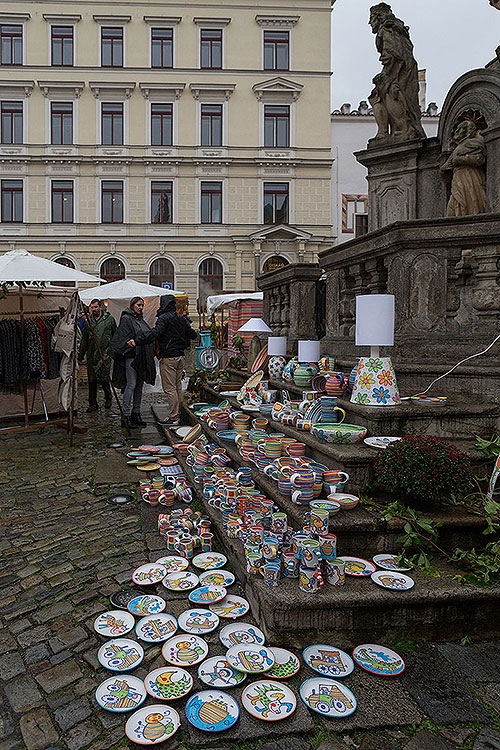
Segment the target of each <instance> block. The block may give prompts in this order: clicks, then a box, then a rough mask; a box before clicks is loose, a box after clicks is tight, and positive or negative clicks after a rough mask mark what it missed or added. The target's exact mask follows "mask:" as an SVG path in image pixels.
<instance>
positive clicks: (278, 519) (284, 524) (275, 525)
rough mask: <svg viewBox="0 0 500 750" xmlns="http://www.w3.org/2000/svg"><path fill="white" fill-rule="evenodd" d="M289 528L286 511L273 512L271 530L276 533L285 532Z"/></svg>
mask: <svg viewBox="0 0 500 750" xmlns="http://www.w3.org/2000/svg"><path fill="white" fill-rule="evenodd" d="M287 528H288V521H287V516H286V513H281V512H280V513H273V514H272V517H271V531H273V532H274V533H275V534H284V533H285V532H286V530H287Z"/></svg>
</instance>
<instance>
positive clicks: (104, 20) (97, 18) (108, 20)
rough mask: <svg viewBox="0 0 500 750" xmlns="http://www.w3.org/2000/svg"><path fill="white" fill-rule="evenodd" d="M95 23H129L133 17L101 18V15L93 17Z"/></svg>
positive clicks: (111, 16) (110, 16)
mask: <svg viewBox="0 0 500 750" xmlns="http://www.w3.org/2000/svg"><path fill="white" fill-rule="evenodd" d="M92 18H93V19H94V21H95V22H96V23H128V22H129V21H130V20H131V18H132V16H113V15H109V16H101V15H94V16H92Z"/></svg>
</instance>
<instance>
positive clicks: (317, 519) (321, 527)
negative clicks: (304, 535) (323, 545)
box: [309, 508, 330, 536]
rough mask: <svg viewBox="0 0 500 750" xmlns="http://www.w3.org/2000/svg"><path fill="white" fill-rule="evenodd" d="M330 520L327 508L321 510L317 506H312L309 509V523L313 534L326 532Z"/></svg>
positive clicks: (318, 534)
mask: <svg viewBox="0 0 500 750" xmlns="http://www.w3.org/2000/svg"><path fill="white" fill-rule="evenodd" d="M329 521H330V514H329V513H328V511H327V510H321V509H319V508H313V509H312V510H311V517H310V521H309V522H310V524H311V527H312V530H313V534H317V536H324V535H325V534H328V524H329Z"/></svg>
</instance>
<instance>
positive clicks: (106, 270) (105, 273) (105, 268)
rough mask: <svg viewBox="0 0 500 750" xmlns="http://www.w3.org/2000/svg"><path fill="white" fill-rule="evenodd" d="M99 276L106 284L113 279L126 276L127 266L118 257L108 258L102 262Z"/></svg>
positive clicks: (116, 279)
mask: <svg viewBox="0 0 500 750" xmlns="http://www.w3.org/2000/svg"><path fill="white" fill-rule="evenodd" d="M99 276H100V277H101V279H102V280H103V281H104V282H105V283H106V284H109V283H110V282H111V281H119V280H120V279H124V278H125V266H124V265H123V263H122V262H121V260H118V258H107V259H106V260H105V261H104V262H103V263H102V264H101V270H100V272H99Z"/></svg>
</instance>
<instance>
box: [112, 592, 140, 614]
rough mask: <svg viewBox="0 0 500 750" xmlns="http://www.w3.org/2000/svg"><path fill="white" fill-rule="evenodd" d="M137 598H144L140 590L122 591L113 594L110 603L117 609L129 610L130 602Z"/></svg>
mask: <svg viewBox="0 0 500 750" xmlns="http://www.w3.org/2000/svg"><path fill="white" fill-rule="evenodd" d="M137 596H142V592H141V590H140V589H120V590H119V591H115V592H114V593H113V594H111V596H110V597H109V603H110V604H111V606H112V607H116V608H117V609H127V604H128V603H129V601H130V600H131V599H135V598H136V597H137Z"/></svg>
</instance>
